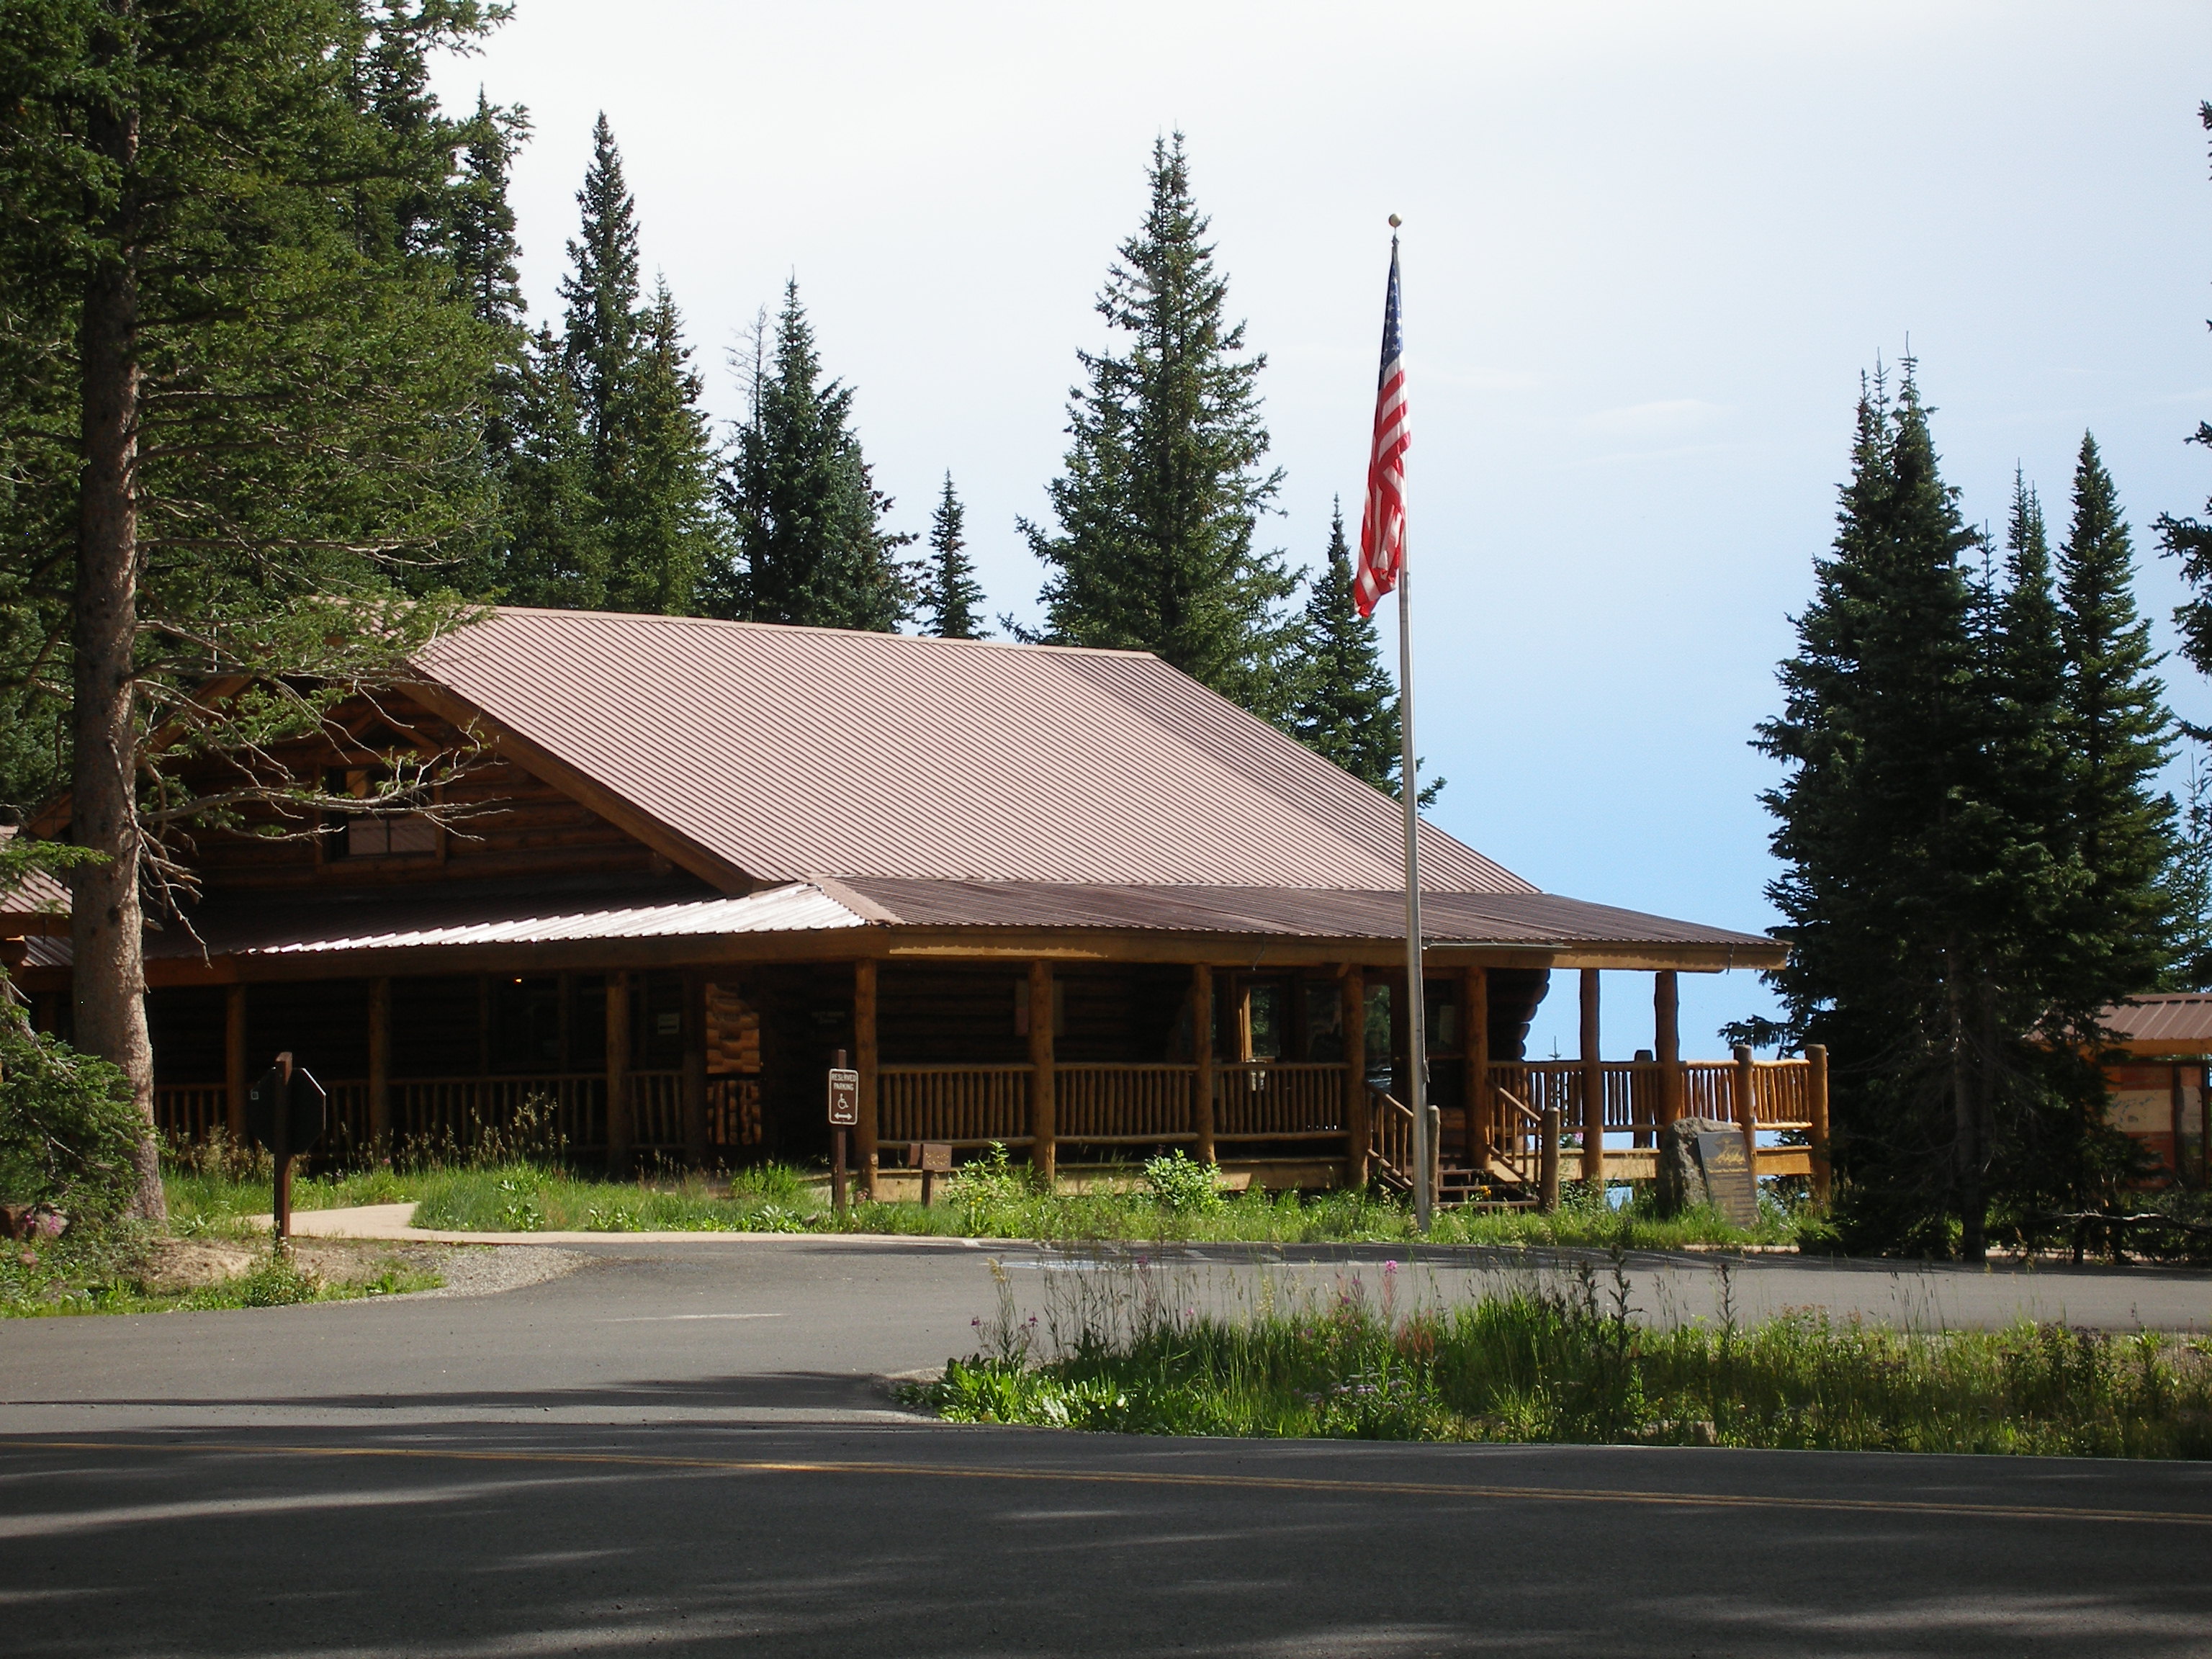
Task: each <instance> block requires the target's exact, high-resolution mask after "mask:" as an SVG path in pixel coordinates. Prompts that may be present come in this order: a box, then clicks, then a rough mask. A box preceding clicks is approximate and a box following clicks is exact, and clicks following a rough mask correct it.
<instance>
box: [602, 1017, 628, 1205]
mask: <svg viewBox="0 0 2212 1659" xmlns="http://www.w3.org/2000/svg"><path fill="white" fill-rule="evenodd" d="M629 1143H630V1119H629V975H628V974H627V973H615V974H609V975H607V1173H608V1174H609V1175H610V1176H613V1177H614V1178H615V1179H616V1180H617V1181H620V1180H622V1179H623V1178H624V1177H625V1176H628V1175H629Z"/></svg>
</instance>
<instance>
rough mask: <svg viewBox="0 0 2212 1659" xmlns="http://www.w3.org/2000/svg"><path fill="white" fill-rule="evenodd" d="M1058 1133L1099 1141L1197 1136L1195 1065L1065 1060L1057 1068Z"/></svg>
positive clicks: (1139, 1141) (1147, 1141)
mask: <svg viewBox="0 0 2212 1659" xmlns="http://www.w3.org/2000/svg"><path fill="white" fill-rule="evenodd" d="M1053 1079H1054V1133H1055V1134H1056V1135H1057V1136H1058V1138H1059V1139H1061V1140H1073V1141H1084V1142H1087V1143H1089V1144H1090V1145H1091V1146H1138V1145H1144V1146H1151V1145H1154V1144H1158V1143H1164V1142H1170V1141H1184V1140H1195V1139H1197V1138H1198V1134H1197V1131H1196V1130H1195V1129H1194V1128H1193V1127H1192V1125H1191V1111H1190V1109H1191V1100H1192V1097H1193V1096H1194V1094H1195V1093H1196V1091H1197V1088H1198V1067H1197V1066H1111V1065H1097V1064H1090V1063H1079V1064H1074V1065H1069V1064H1066V1063H1062V1064H1060V1065H1057V1066H1054V1068H1053Z"/></svg>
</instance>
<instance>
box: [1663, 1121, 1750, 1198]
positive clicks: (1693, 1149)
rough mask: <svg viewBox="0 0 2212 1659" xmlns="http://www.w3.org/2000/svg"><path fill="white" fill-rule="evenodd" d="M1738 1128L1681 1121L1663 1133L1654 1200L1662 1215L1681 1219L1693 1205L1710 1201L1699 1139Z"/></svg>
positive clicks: (1706, 1122) (1722, 1123)
mask: <svg viewBox="0 0 2212 1659" xmlns="http://www.w3.org/2000/svg"><path fill="white" fill-rule="evenodd" d="M1735 1127H1736V1126H1735V1124H1733V1123H1730V1122H1729V1121H1727V1120H1726V1119H1725V1118H1717V1117H1678V1118H1676V1119H1675V1120H1674V1121H1673V1122H1672V1123H1670V1124H1668V1126H1667V1127H1665V1128H1663V1129H1662V1130H1661V1131H1660V1132H1659V1171H1658V1180H1657V1181H1656V1182H1655V1183H1654V1186H1655V1190H1654V1193H1653V1198H1654V1200H1655V1201H1656V1204H1657V1205H1658V1208H1659V1213H1660V1214H1661V1215H1680V1214H1681V1213H1682V1212H1683V1211H1685V1210H1686V1209H1688V1208H1689V1207H1690V1206H1692V1205H1694V1204H1703V1203H1705V1202H1707V1201H1708V1197H1707V1194H1706V1192H1705V1165H1703V1164H1700V1163H1699V1162H1698V1137H1699V1135H1701V1134H1714V1133H1718V1132H1720V1131H1721V1130H1723V1129H1727V1130H1733V1129H1735Z"/></svg>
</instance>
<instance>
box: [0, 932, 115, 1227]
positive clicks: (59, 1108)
mask: <svg viewBox="0 0 2212 1659" xmlns="http://www.w3.org/2000/svg"><path fill="white" fill-rule="evenodd" d="M143 1127H144V1126H143V1123H142V1122H141V1121H140V1119H139V1116H138V1111H137V1107H136V1106H134V1105H133V1104H132V1103H131V1085H130V1084H129V1082H128V1081H127V1080H126V1079H125V1077H124V1075H123V1073H122V1072H121V1071H120V1070H118V1068H117V1067H115V1066H111V1065H109V1064H108V1063H107V1062H106V1060H98V1059H95V1058H94V1057H93V1056H92V1055H90V1054H79V1053H77V1052H76V1049H74V1048H70V1046H69V1045H68V1044H67V1043H65V1042H61V1041H59V1040H58V1039H57V1038H54V1037H51V1036H41V1035H40V1034H39V1033H38V1032H35V1031H33V1030H31V1025H30V1022H29V1020H28V1019H27V1018H25V1017H24V1014H23V1011H22V1009H21V1007H20V1006H17V1005H16V1003H15V1000H14V996H13V994H12V992H11V991H10V989H9V986H8V982H7V980H6V978H5V976H4V975H0V1202H4V1203H8V1204H51V1205H52V1206H54V1207H55V1208H56V1209H58V1210H61V1211H63V1212H66V1213H67V1214H68V1215H69V1216H70V1218H71V1220H72V1223H73V1224H74V1225H79V1226H82V1225H86V1224H88V1223H92V1224H97V1223H99V1222H101V1221H104V1220H107V1219H110V1218H113V1217H115V1216H118V1215H119V1214H121V1213H122V1212H123V1211H124V1210H125V1208H126V1207H127V1206H129V1204H130V1202H131V1195H132V1194H133V1193H134V1191H135V1190H136V1188H137V1170H136V1168H135V1166H134V1165H133V1164H132V1163H131V1152H132V1151H133V1149H134V1148H135V1147H136V1146H137V1144H138V1139H139V1134H140V1132H141V1130H142V1129H143Z"/></svg>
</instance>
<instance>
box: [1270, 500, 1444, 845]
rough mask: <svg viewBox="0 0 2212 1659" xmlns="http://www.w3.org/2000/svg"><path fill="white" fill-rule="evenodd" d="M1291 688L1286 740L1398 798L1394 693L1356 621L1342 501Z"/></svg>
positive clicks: (1425, 796) (1426, 798) (1310, 601)
mask: <svg viewBox="0 0 2212 1659" xmlns="http://www.w3.org/2000/svg"><path fill="white" fill-rule="evenodd" d="M1296 688H1297V689H1296V692H1295V695H1294V696H1293V697H1292V699H1291V706H1290V708H1289V711H1288V714H1287V716H1286V719H1285V726H1286V729H1287V730H1288V731H1289V732H1290V733H1291V736H1292V737H1294V738H1297V740H1298V741H1299V742H1300V743H1303V744H1305V746H1306V747H1307V748H1309V749H1310V750H1313V751H1314V752H1315V753H1316V754H1317V755H1319V756H1321V757H1322V759H1324V760H1327V761H1330V762H1333V763H1335V764H1336V765H1338V766H1340V767H1342V768H1343V769H1345V770H1346V771H1347V772H1349V773H1351V774H1352V776H1353V777H1355V778H1358V779H1359V780H1360V781H1362V782H1364V783H1369V784H1372V785H1373V786H1374V787H1376V788H1377V789H1380V790H1381V791H1382V792H1383V793H1384V794H1386V795H1396V794H1397V793H1399V787H1398V781H1399V778H1400V776H1401V774H1402V773H1403V771H1404V765H1405V757H1404V755H1403V753H1402V744H1403V733H1402V732H1401V728H1400V726H1399V724H1398V688H1397V686H1396V685H1395V684H1394V683H1393V681H1392V680H1391V678H1390V675H1389V671H1387V670H1386V669H1385V668H1384V667H1383V653H1382V649H1381V647H1380V643H1379V641H1377V640H1376V633H1375V622H1374V619H1373V618H1372V617H1363V616H1361V615H1360V614H1359V606H1358V602H1357V599H1356V598H1355V595H1354V594H1353V592H1352V550H1351V548H1350V547H1349V546H1348V545H1347V544H1346V541H1345V539H1344V506H1343V503H1342V502H1341V501H1338V502H1336V503H1335V504H1334V506H1332V507H1331V508H1330V511H1329V520H1328V552H1327V554H1326V555H1325V556H1324V565H1323V568H1322V573H1321V574H1320V575H1319V576H1317V577H1316V578H1315V579H1314V581H1313V584H1312V587H1311V589H1310V592H1308V594H1307V597H1306V608H1305V614H1304V617H1302V618H1301V619H1300V625H1299V629H1298V658H1297V671H1296ZM1443 787H1444V781H1443V779H1442V778H1436V779H1432V780H1431V781H1430V782H1429V783H1428V784H1427V785H1426V786H1425V787H1423V789H1422V790H1421V799H1420V804H1421V805H1423V806H1427V805H1430V804H1431V802H1433V801H1434V800H1435V799H1436V798H1437V795H1438V794H1439V793H1442V791H1443Z"/></svg>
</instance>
